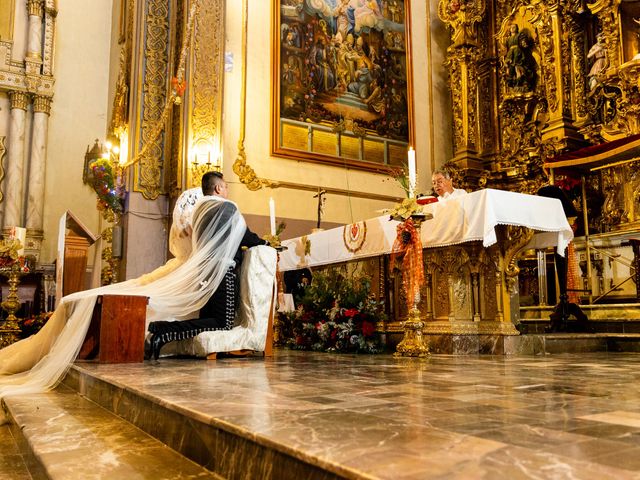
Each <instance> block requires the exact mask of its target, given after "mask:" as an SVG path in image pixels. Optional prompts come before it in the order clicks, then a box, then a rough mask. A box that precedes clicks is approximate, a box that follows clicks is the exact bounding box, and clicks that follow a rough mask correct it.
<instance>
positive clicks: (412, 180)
mask: <svg viewBox="0 0 640 480" xmlns="http://www.w3.org/2000/svg"><path fill="white" fill-rule="evenodd" d="M408 157H409V198H413V197H414V195H415V191H416V151H415V150H414V149H413V147H409V154H408Z"/></svg>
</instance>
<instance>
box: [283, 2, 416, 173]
mask: <svg viewBox="0 0 640 480" xmlns="http://www.w3.org/2000/svg"><path fill="white" fill-rule="evenodd" d="M281 4H282V2H281V0H275V1H274V2H273V3H272V5H273V9H272V30H271V32H272V62H271V63H272V65H273V69H272V82H271V98H272V105H271V154H272V155H273V156H278V157H284V158H291V159H295V160H303V161H307V162H314V163H321V164H324V165H334V166H340V167H348V168H355V169H360V170H368V171H376V172H389V171H390V170H391V169H392V168H393V167H394V166H396V167H397V166H402V165H404V163H405V159H406V149H407V148H408V146H409V145H412V144H413V143H414V138H415V134H414V121H413V116H414V112H413V105H412V104H413V101H412V99H413V79H412V76H413V75H412V70H413V69H412V61H411V58H412V56H411V9H410V1H409V0H404V1H403V2H402V4H403V6H404V17H405V18H404V45H403V47H404V49H405V56H404V61H405V72H404V73H405V77H406V117H405V120H406V122H407V125H408V126H407V131H408V139H407V142H406V143H405V142H397V141H394V140H393V139H391V138H390V137H383V136H378V137H375V140H376V141H375V142H374V141H371V140H373V139H374V137H373V136H372V135H371V133H374V132H373V131H367V130H365V129H364V128H362V127H361V126H359V125H358V122H357V121H356V122H354V121H353V119H350V118H348V117H345V118H344V119H343V120H342V121H340V122H334V121H326V120H325V121H323V120H321V121H320V122H309V121H307V120H305V122H303V123H305V124H306V125H307V128H308V129H309V130H310V133H309V135H310V136H313V135H319V133H313V132H311V131H312V130H313V131H315V130H316V127H317V130H323V132H322V134H323V135H325V136H326V139H327V140H330V141H332V142H335V145H336V150H337V151H338V150H340V149H342V148H343V146H344V143H342V142H343V139H344V140H345V141H346V139H349V143H352V144H353V145H356V144H357V147H354V148H357V149H358V158H357V159H356V158H354V157H353V156H352V157H351V158H349V157H348V156H338V155H330V154H327V153H320V152H318V151H314V144H313V140H311V142H310V143H311V145H310V146H309V147H308V148H307V149H306V150H296V149H293V148H287V147H285V146H283V144H282V142H281V141H280V139H281V138H282V135H283V128H281V125H280V123H281V115H280V99H281V91H282V88H281V54H280V52H281V25H282V16H281V13H280V12H281V6H282V5H281ZM292 8H293V7H292ZM322 21H323V20H321V21H320V22H322ZM320 22H319V23H320ZM325 33H326V27H325ZM301 123H302V122H301ZM294 128H296V127H294ZM297 128H298V129H299V130H300V132H298V134H299V135H301V136H302V135H305V133H304V130H305V127H304V126H303V125H301V124H300V125H297ZM333 136H335V137H334V138H329V137H333ZM367 137H369V138H367ZM379 139H382V140H383V141H384V143H383V146H382V147H380V146H379V145H378V144H379V143H380V141H379ZM345 143H346V142H345ZM368 148H370V149H376V151H377V149H379V148H381V149H382V151H383V154H382V155H383V158H384V160H383V162H381V163H377V162H374V161H366V160H365V159H363V155H365V153H364V152H366V151H367V149H368ZM365 158H366V157H365Z"/></svg>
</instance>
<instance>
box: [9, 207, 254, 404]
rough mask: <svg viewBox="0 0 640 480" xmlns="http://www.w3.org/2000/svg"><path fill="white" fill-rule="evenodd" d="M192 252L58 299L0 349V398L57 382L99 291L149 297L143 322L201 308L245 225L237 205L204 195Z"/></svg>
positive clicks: (80, 338) (230, 261)
mask: <svg viewBox="0 0 640 480" xmlns="http://www.w3.org/2000/svg"><path fill="white" fill-rule="evenodd" d="M192 225H193V226H192V228H193V239H192V252H191V254H190V255H189V256H188V257H187V258H185V257H178V258H176V259H173V260H170V261H169V262H167V264H165V265H164V266H162V267H160V268H158V269H156V270H154V271H153V272H151V273H149V274H147V275H143V276H142V277H139V278H137V279H133V280H129V281H127V282H123V283H119V284H114V285H108V286H105V287H100V288H96V289H93V290H87V291H83V292H77V293H74V294H71V295H68V296H66V297H64V298H62V300H61V302H60V305H59V306H58V308H56V310H55V312H54V313H53V315H52V316H51V318H50V319H49V321H48V322H47V323H46V324H45V326H44V327H43V328H42V329H41V330H40V331H39V332H38V333H37V334H35V335H33V336H31V337H29V338H26V339H24V340H21V341H19V342H16V343H14V344H13V345H10V346H8V347H6V348H4V349H2V350H0V398H2V397H5V396H8V395H19V394H30V393H39V392H44V391H46V390H49V389H51V388H53V387H55V386H56V385H57V384H58V382H60V380H62V378H63V377H64V375H65V374H66V372H67V370H68V368H69V367H70V366H71V364H72V363H73V361H74V360H75V358H76V356H77V354H78V352H79V351H80V347H81V346H82V343H83V342H84V338H85V335H86V333H87V329H88V328H89V324H90V323H91V317H92V314H93V310H94V306H95V304H96V300H97V298H98V296H100V295H105V294H113V295H143V296H147V297H149V306H148V307H147V323H149V322H150V321H157V320H184V319H185V318H187V317H189V315H190V314H192V313H193V312H195V311H197V310H199V309H200V308H201V307H202V306H203V305H204V304H205V303H206V302H207V300H208V299H209V297H211V295H212V294H213V293H214V292H215V291H216V289H217V288H218V286H219V285H220V283H221V281H222V279H223V278H224V276H225V273H226V272H227V270H228V268H229V266H230V265H233V262H234V255H235V254H236V251H237V250H238V248H239V246H240V242H241V240H242V237H243V235H244V233H245V230H246V224H245V221H244V218H243V217H242V215H241V214H240V212H239V210H238V207H237V205H236V204H235V203H234V202H232V201H230V200H226V199H223V198H221V197H217V196H204V197H202V198H201V199H200V200H199V201H198V203H197V204H196V205H195V207H194V210H193V217H192Z"/></svg>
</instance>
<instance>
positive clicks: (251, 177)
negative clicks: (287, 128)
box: [233, 0, 278, 191]
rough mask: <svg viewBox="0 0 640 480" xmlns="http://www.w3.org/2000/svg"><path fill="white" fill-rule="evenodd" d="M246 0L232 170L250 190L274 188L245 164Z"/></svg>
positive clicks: (243, 8)
mask: <svg viewBox="0 0 640 480" xmlns="http://www.w3.org/2000/svg"><path fill="white" fill-rule="evenodd" d="M248 3H249V2H248V0H242V81H241V88H240V134H239V138H238V154H237V156H236V160H235V162H233V172H234V173H235V174H236V175H237V176H238V179H239V180H240V183H242V184H243V185H244V186H245V187H247V188H248V189H249V190H251V191H256V190H260V189H261V188H262V187H270V188H275V187H277V186H278V183H277V182H273V181H271V180H267V179H264V178H259V177H258V175H257V174H256V172H255V171H254V170H253V168H251V166H250V165H248V164H247V153H246V151H245V148H244V140H245V136H246V130H247V23H248V8H249V7H248Z"/></svg>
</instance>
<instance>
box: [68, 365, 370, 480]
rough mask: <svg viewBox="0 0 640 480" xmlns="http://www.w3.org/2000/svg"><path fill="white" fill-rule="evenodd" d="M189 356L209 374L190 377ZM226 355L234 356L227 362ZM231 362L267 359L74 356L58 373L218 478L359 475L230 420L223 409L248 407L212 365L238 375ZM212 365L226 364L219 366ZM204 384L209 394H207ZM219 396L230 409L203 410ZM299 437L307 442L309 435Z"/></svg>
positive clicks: (318, 479)
mask: <svg viewBox="0 0 640 480" xmlns="http://www.w3.org/2000/svg"><path fill="white" fill-rule="evenodd" d="M194 362H195V363H197V364H198V365H202V368H204V369H205V370H207V369H212V371H211V372H210V373H205V374H203V375H209V377H210V378H204V377H203V376H202V375H199V376H197V377H188V375H187V371H188V370H189V369H190V368H191V369H193V366H192V365H193V363H194ZM225 362H231V364H230V365H227V364H225ZM236 362H258V364H264V362H265V359H264V358H263V357H259V358H250V357H248V358H245V359H239V358H234V359H228V360H218V361H216V362H207V361H203V360H171V359H163V360H161V361H160V362H144V364H128V365H126V366H125V365H121V366H119V365H115V366H114V365H99V364H96V363H76V364H75V365H73V366H72V367H71V369H70V371H69V373H68V374H67V376H66V377H65V379H64V380H63V385H64V386H65V387H67V388H69V389H72V390H74V391H75V392H77V393H79V396H82V397H86V398H87V399H89V400H91V401H93V402H95V403H97V404H98V405H100V406H101V407H104V408H105V409H108V410H109V411H110V412H112V413H114V414H116V415H117V416H118V417H120V418H121V419H124V420H126V421H128V422H131V424H133V425H135V427H138V428H139V429H140V430H142V431H144V432H146V433H147V434H148V435H150V436H151V437H153V438H154V439H157V440H159V441H160V442H162V444H164V445H166V446H168V447H170V448H171V449H173V450H175V451H176V452H179V453H180V454H182V455H184V456H185V457H187V458H189V459H190V460H192V461H193V462H195V463H197V464H199V465H202V466H204V467H206V468H207V469H208V470H210V471H212V472H215V473H216V474H219V475H221V477H215V478H222V477H224V478H228V479H249V478H251V479H253V478H260V479H265V480H268V479H271V480H287V479H292V480H334V479H343V478H362V477H361V476H360V474H359V473H356V472H355V471H352V470H350V469H349V468H347V467H344V466H342V465H337V464H328V463H327V462H326V461H323V460H321V459H318V458H316V457H314V456H313V455H309V454H308V453H305V452H303V451H301V450H299V449H297V448H294V447H291V446H290V445H285V444H282V443H279V442H276V441H274V440H273V439H270V438H269V437H268V436H267V435H260V434H257V433H256V432H255V431H252V430H251V429H250V428H249V427H247V426H246V425H241V424H236V423H234V422H233V421H228V420H227V417H226V414H228V413H231V414H232V415H233V414H240V413H245V412H246V411H247V410H249V409H250V408H252V406H251V405H249V404H247V401H246V400H243V399H242V398H241V395H242V394H241V393H239V392H237V391H236V389H232V390H234V391H227V389H226V388H224V387H223V386H222V387H221V384H222V385H226V384H227V382H226V381H225V379H224V378H222V379H221V378H219V377H217V376H216V374H217V373H221V374H222V375H223V376H224V375H232V376H237V375H242V373H241V371H240V370H242V369H239V368H234V363H235V364H236V365H240V363H236ZM216 365H220V366H222V365H224V367H223V368H220V369H217V368H216ZM114 367H122V368H125V367H126V371H127V372H128V373H127V378H128V379H129V380H130V381H127V384H126V385H125V384H124V383H121V382H120V381H118V380H113V379H111V378H110V376H109V372H113V370H114ZM129 372H130V373H129ZM225 378H226V377H225ZM140 379H142V380H143V381H142V383H141V384H138V385H139V387H137V386H135V383H136V382H139V381H140ZM236 380H237V379H236ZM150 391H153V392H155V394H152V393H150ZM209 391H210V395H208V394H207V392H209ZM234 395H238V398H237V399H236V400H235V401H234V400H233V399H232V400H231V402H229V397H230V396H231V397H233V396H234ZM265 395H266V396H267V398H264V399H263V398H255V401H256V402H257V403H258V404H260V403H263V402H265V401H267V402H268V392H265ZM203 396H204V397H207V398H206V400H203ZM217 400H220V402H219V405H229V404H230V403H231V405H233V407H232V411H231V412H229V410H228V409H224V407H223V408H222V409H220V408H219V407H218V410H221V413H220V414H219V416H218V415H216V416H212V415H211V414H208V413H203V412H205V411H210V410H211V409H212V408H213V409H214V410H216V407H215V406H216V405H218V403H217ZM194 402H195V403H194ZM194 405H195V406H194ZM265 408H266V406H265ZM261 421H264V419H261V418H255V422H256V424H255V425H252V426H251V427H253V428H259V426H260V422H261ZM135 427H132V428H135ZM301 441H302V442H303V445H304V442H305V441H306V440H301ZM78 478H79V477H78ZM110 478H128V477H110ZM147 478H154V479H155V478H156V477H153V476H151V477H147ZM157 478H160V477H157ZM172 478H178V477H172ZM179 478H191V477H179ZM194 478H196V477H194ZM197 478H200V477H197Z"/></svg>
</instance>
